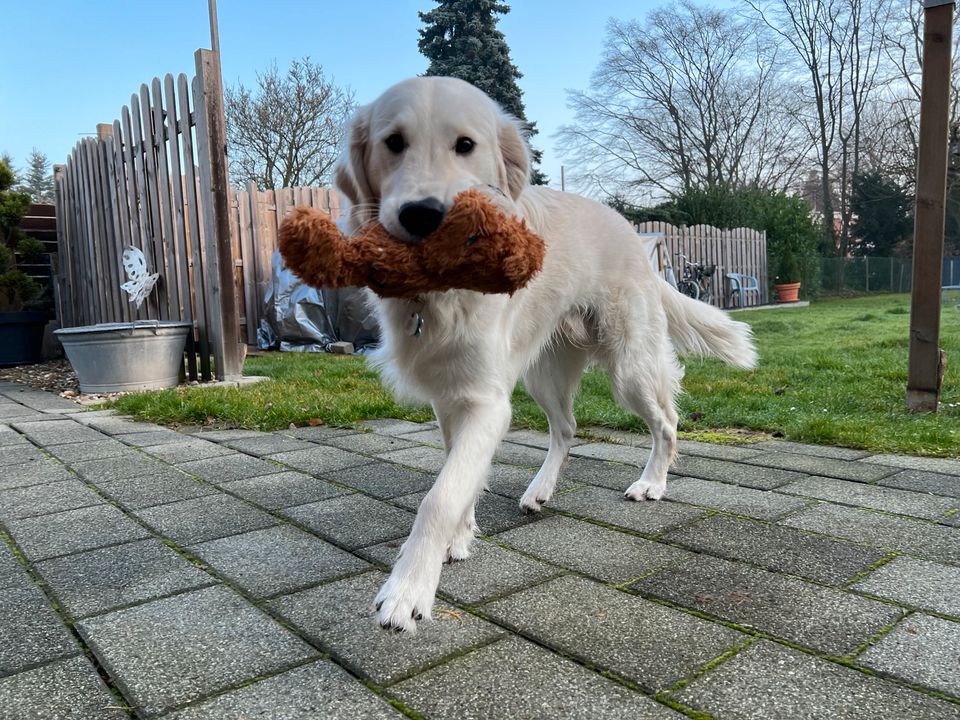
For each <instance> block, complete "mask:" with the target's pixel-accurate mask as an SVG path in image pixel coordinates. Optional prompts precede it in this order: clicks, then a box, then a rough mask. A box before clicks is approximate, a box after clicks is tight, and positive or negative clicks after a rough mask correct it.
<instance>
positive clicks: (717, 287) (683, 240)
mask: <svg viewBox="0 0 960 720" xmlns="http://www.w3.org/2000/svg"><path fill="white" fill-rule="evenodd" d="M636 227H637V231H638V232H641V233H661V234H662V235H663V241H664V245H665V248H664V252H665V253H666V254H667V255H668V257H669V260H670V263H671V264H672V265H673V272H674V274H675V275H676V277H677V279H678V280H679V279H680V277H681V275H682V273H683V260H682V259H681V258H680V257H679V256H680V255H684V256H686V258H687V260H689V261H690V262H697V263H702V264H704V265H716V266H717V270H716V272H715V273H714V276H713V301H712V304H713V305H716V306H717V307H721V308H730V307H734V306H735V303H734V302H732V298H731V295H730V286H729V284H728V282H727V279H726V277H725V275H726V274H727V273H730V272H735V273H742V274H744V275H752V276H753V277H755V278H757V281H758V283H759V285H760V297H759V298H757V297H756V295H755V294H751V296H750V297H749V298H748V300H747V302H748V304H750V305H754V304H756V305H764V304H766V303H767V302H769V291H768V289H767V280H768V277H767V235H766V233H765V232H758V231H756V230H751V229H749V228H735V229H733V230H719V229H718V228H715V227H712V226H710V225H693V226H691V227H676V226H674V225H669V224H667V223H662V222H647V223H642V224H640V225H638V226H636Z"/></svg>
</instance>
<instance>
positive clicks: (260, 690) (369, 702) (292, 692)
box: [164, 660, 405, 720]
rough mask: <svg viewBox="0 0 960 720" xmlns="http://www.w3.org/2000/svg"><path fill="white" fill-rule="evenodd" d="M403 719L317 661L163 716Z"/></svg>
mask: <svg viewBox="0 0 960 720" xmlns="http://www.w3.org/2000/svg"><path fill="white" fill-rule="evenodd" d="M404 717H405V716H404V715H403V714H401V713H400V712H399V711H398V710H394V709H393V707H392V706H391V705H390V704H388V703H387V702H386V701H385V700H383V699H382V698H380V697H378V696H377V695H376V694H374V692H373V691H372V690H369V689H367V688H366V687H364V686H363V685H362V684H361V683H359V682H357V681H356V680H355V679H354V678H353V677H351V676H350V675H349V674H348V673H347V672H346V671H345V670H343V669H342V668H340V667H338V666H337V665H334V664H333V663H332V662H327V661H325V660H318V661H317V662H313V663H310V664H309V665H305V666H303V667H299V668H294V669H293V670H288V671H287V672H285V673H282V674H280V675H276V676H274V677H271V678H267V679H266V680H259V681H257V682H255V683H253V684H252V685H247V686H245V687H242V688H240V689H239V690H231V691H230V692H227V693H225V694H223V695H220V696H218V697H215V698H213V699H212V700H207V701H205V702H201V703H200V704H199V705H192V706H190V707H188V708H185V709H183V710H180V711H178V712H174V713H172V714H170V715H164V720H224V719H225V718H236V719H237V720H241V719H243V718H251V719H252V718H264V719H266V718H269V719H270V720H318V719H319V718H352V719H355V720H390V719H391V718H396V719H397V720H402V718H404Z"/></svg>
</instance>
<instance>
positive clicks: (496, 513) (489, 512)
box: [392, 492, 543, 535]
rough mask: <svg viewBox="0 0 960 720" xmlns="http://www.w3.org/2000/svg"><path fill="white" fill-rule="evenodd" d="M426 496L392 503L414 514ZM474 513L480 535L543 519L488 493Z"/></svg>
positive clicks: (484, 494) (395, 500)
mask: <svg viewBox="0 0 960 720" xmlns="http://www.w3.org/2000/svg"><path fill="white" fill-rule="evenodd" d="M426 494H427V493H426V492H419V493H413V494H412V495H404V496H402V497H398V498H394V499H393V501H392V502H394V503H395V504H397V505H399V506H400V507H403V508H406V509H408V510H410V511H411V512H414V513H416V512H417V510H418V509H419V507H420V503H421V501H422V500H423V498H424V496H425V495H426ZM474 512H475V513H476V522H477V527H479V528H480V532H479V533H478V534H480V535H495V534H496V533H499V532H503V531H504V530H509V529H510V528H515V527H520V526H521V525H529V524H530V523H532V522H536V521H538V520H540V519H541V518H542V517H543V516H542V515H540V514H538V513H526V512H524V511H523V510H521V509H520V505H519V504H518V503H517V502H516V501H514V500H511V499H510V498H505V497H502V496H501V495H495V494H493V493H490V492H483V493H480V497H479V498H478V499H477V504H476V507H475V508H474Z"/></svg>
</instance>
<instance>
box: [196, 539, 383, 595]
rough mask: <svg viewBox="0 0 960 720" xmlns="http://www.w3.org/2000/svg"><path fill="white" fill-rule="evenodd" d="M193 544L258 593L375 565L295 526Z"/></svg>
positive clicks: (275, 591) (283, 590)
mask: <svg viewBox="0 0 960 720" xmlns="http://www.w3.org/2000/svg"><path fill="white" fill-rule="evenodd" d="M187 549H188V550H189V551H190V552H191V553H193V554H194V555H196V556H197V557H199V558H200V559H201V560H203V561H204V562H205V563H206V564H207V565H209V566H210V567H212V568H213V569H214V570H215V571H216V572H217V573H219V574H220V575H223V576H224V577H226V578H227V579H229V580H230V581H232V582H233V583H235V584H236V585H238V586H239V587H240V588H242V589H243V590H244V591H245V592H247V593H248V594H249V595H252V596H253V597H255V598H265V597H270V596H272V595H279V594H280V593H288V592H292V591H294V590H301V589H303V588H305V587H307V586H309V585H316V584H317V583H319V582H323V581H324V580H329V579H331V578H335V577H340V576H342V575H347V574H348V573H353V572H357V571H359V570H363V569H365V568H369V567H370V566H369V564H368V563H365V562H364V561H363V560H361V559H360V558H358V557H354V556H353V555H351V554H350V553H347V552H344V551H343V550H341V549H340V548H338V547H335V546H333V545H331V544H330V543H327V542H324V541H323V540H320V539H319V538H316V537H314V536H313V535H311V534H310V533H305V532H303V531H302V530H298V529H297V528H295V527H292V526H291V525H279V526H276V527H270V528H266V529H264V530H253V531H251V532H248V533H243V534H241V535H232V536H230V537H226V538H221V539H219V540H211V541H209V542H205V543H200V544H199V545H191V546H190V547H188V548H187Z"/></svg>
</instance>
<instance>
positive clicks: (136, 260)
mask: <svg viewBox="0 0 960 720" xmlns="http://www.w3.org/2000/svg"><path fill="white" fill-rule="evenodd" d="M123 269H124V270H126V271H127V277H128V278H130V279H129V280H128V281H127V282H125V283H123V284H122V285H121V286H120V287H121V288H122V289H123V291H124V292H126V293H128V294H129V295H130V302H132V303H136V305H137V309H138V310H139V309H140V306H141V305H142V304H143V301H144V300H145V299H146V298H147V295H149V294H150V291H151V290H153V286H154V285H155V284H156V282H157V279H158V278H159V277H160V273H153V274H152V275H151V274H149V273H148V272H147V259H146V258H145V257H144V256H143V253H142V252H141V251H140V250H138V249H137V248H135V247H133V246H129V247H125V248H124V249H123Z"/></svg>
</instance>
